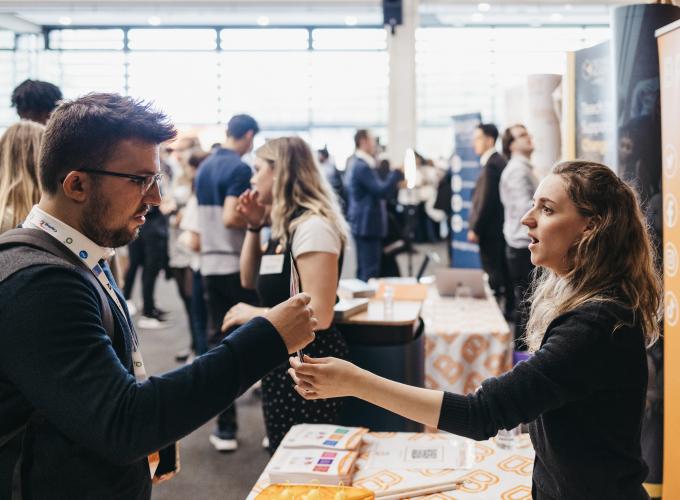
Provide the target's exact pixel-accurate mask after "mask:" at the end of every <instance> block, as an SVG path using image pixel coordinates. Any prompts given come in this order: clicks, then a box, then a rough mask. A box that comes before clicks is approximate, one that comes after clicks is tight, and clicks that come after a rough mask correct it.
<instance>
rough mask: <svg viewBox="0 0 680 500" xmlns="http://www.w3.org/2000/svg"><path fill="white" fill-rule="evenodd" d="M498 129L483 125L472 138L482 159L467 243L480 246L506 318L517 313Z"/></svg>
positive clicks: (502, 161) (503, 159)
mask: <svg viewBox="0 0 680 500" xmlns="http://www.w3.org/2000/svg"><path fill="white" fill-rule="evenodd" d="M497 140H498V129H497V128H496V126H495V125H494V124H493V123H481V124H479V125H478V126H477V128H476V129H475V131H474V133H473V136H472V146H473V148H474V150H475V154H477V155H478V156H479V157H480V160H479V161H480V163H481V165H482V170H481V173H480V174H479V177H478V178H477V182H476V184H475V190H474V193H473V195H472V209H471V210H470V217H469V220H468V223H469V228H468V234H467V239H468V241H470V242H471V243H477V244H478V245H479V259H480V260H481V262H482V269H484V272H485V273H486V274H487V275H488V276H489V287H490V288H491V289H492V290H493V291H494V295H495V296H496V298H497V299H500V298H501V297H502V298H504V304H503V307H504V311H505V317H506V318H509V317H510V316H511V314H512V311H513V310H514V302H515V301H514V292H513V289H512V285H511V282H510V275H509V274H508V264H507V261H506V259H505V238H504V237H503V204H502V203H501V197H500V195H499V192H498V185H499V184H500V181H501V174H502V173H503V169H504V168H505V165H506V163H507V162H506V161H505V158H503V156H501V155H500V154H499V153H498V152H497V151H496V148H495V144H496V141H497Z"/></svg>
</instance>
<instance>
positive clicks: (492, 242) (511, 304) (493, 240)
mask: <svg viewBox="0 0 680 500" xmlns="http://www.w3.org/2000/svg"><path fill="white" fill-rule="evenodd" d="M505 247H506V245H505V239H504V238H503V235H502V234H501V235H492V236H485V237H482V236H480V239H479V260H480V261H481V264H482V269H483V270H484V272H485V273H486V274H488V275H489V287H490V288H491V290H493V294H494V296H495V297H496V300H497V301H498V302H499V303H501V302H502V307H503V313H504V315H505V317H506V319H511V318H513V315H514V310H515V291H514V288H513V286H512V280H511V279H510V273H509V271H508V261H507V257H506V254H505V253H506V252H505Z"/></svg>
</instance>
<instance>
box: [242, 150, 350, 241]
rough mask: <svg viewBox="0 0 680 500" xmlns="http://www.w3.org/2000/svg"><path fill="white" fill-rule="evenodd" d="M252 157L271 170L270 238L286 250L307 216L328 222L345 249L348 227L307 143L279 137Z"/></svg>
mask: <svg viewBox="0 0 680 500" xmlns="http://www.w3.org/2000/svg"><path fill="white" fill-rule="evenodd" d="M255 155H256V156H257V157H259V158H261V159H263V160H266V161H267V162H268V163H269V165H270V166H271V167H272V168H273V169H274V185H273V187H272V211H271V220H272V236H273V237H274V238H278V239H279V241H280V242H281V244H282V245H283V246H284V247H285V246H286V244H287V242H288V241H289V239H290V235H291V234H292V233H293V231H294V230H295V228H296V227H297V226H298V225H299V224H300V223H301V222H303V221H304V220H305V219H306V218H307V217H309V216H312V215H319V216H321V217H323V218H324V219H326V220H327V221H328V222H330V224H331V226H332V227H333V228H334V229H335V230H336V231H337V234H338V236H340V240H341V241H342V245H343V247H344V246H345V243H346V242H347V223H346V222H345V219H344V217H343V216H342V211H341V210H340V205H339V204H338V200H337V198H336V196H335V193H334V192H333V190H332V189H331V187H330V184H329V183H328V181H327V180H326V177H325V176H324V175H323V174H322V173H321V170H320V169H319V167H318V166H317V164H316V162H315V161H314V156H313V155H312V150H311V149H310V148H309V146H308V145H307V143H306V142H305V141H303V140H302V139H300V138H299V137H280V138H277V139H272V140H270V141H267V142H266V143H265V144H264V145H263V146H261V147H260V148H258V150H257V151H256V152H255ZM300 212H302V215H300Z"/></svg>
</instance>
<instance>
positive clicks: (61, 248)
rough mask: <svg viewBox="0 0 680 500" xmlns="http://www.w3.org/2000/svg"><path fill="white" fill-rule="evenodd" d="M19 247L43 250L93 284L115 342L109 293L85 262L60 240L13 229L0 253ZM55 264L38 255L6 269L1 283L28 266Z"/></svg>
mask: <svg viewBox="0 0 680 500" xmlns="http://www.w3.org/2000/svg"><path fill="white" fill-rule="evenodd" d="M16 246H28V247H31V248H35V249H37V250H43V251H44V252H47V253H48V254H50V255H52V256H54V257H57V258H58V259H60V260H62V261H64V262H65V263H67V264H69V265H68V266H67V267H70V268H75V269H76V270H78V271H79V272H80V274H81V275H82V276H83V277H84V278H85V279H86V280H87V281H88V282H89V283H90V284H91V285H92V287H93V288H94V289H95V290H96V292H97V295H98V296H99V303H100V306H101V313H102V325H103V326H104V329H105V330H106V334H107V335H108V336H109V338H110V339H111V341H112V342H113V336H114V332H115V326H114V320H113V313H112V312H111V306H110V305H109V300H108V298H107V296H106V293H105V292H104V289H103V288H102V286H101V285H100V284H99V282H98V281H97V279H96V278H95V277H94V275H93V274H92V271H90V270H89V269H88V268H87V266H86V265H85V263H84V262H83V261H82V260H80V259H79V258H78V257H77V256H76V255H75V254H74V253H73V252H72V251H71V250H69V249H68V248H67V247H66V246H65V245H64V244H63V243H61V242H59V241H57V240H56V239H55V238H53V237H52V236H50V235H49V234H47V233H46V232H45V231H43V230H41V229H31V228H18V229H11V230H9V231H6V232H4V233H3V234H2V235H0V251H3V250H6V249H9V248H12V247H16ZM52 263H54V259H49V260H44V259H42V258H40V257H39V254H35V257H33V258H30V259H27V260H24V261H22V262H20V263H14V265H12V264H10V266H9V268H7V267H4V266H3V270H2V273H1V274H0V281H3V280H4V279H6V278H8V277H9V276H11V275H12V274H14V273H16V272H18V271H20V270H22V269H25V268H27V267H31V266H37V265H41V264H52Z"/></svg>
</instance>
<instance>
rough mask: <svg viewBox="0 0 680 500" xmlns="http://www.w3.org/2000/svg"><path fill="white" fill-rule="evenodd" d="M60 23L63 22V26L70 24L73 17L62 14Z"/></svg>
mask: <svg viewBox="0 0 680 500" xmlns="http://www.w3.org/2000/svg"><path fill="white" fill-rule="evenodd" d="M59 24H61V25H62V26H68V25H69V24H71V18H70V17H68V16H61V17H60V18H59Z"/></svg>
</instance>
